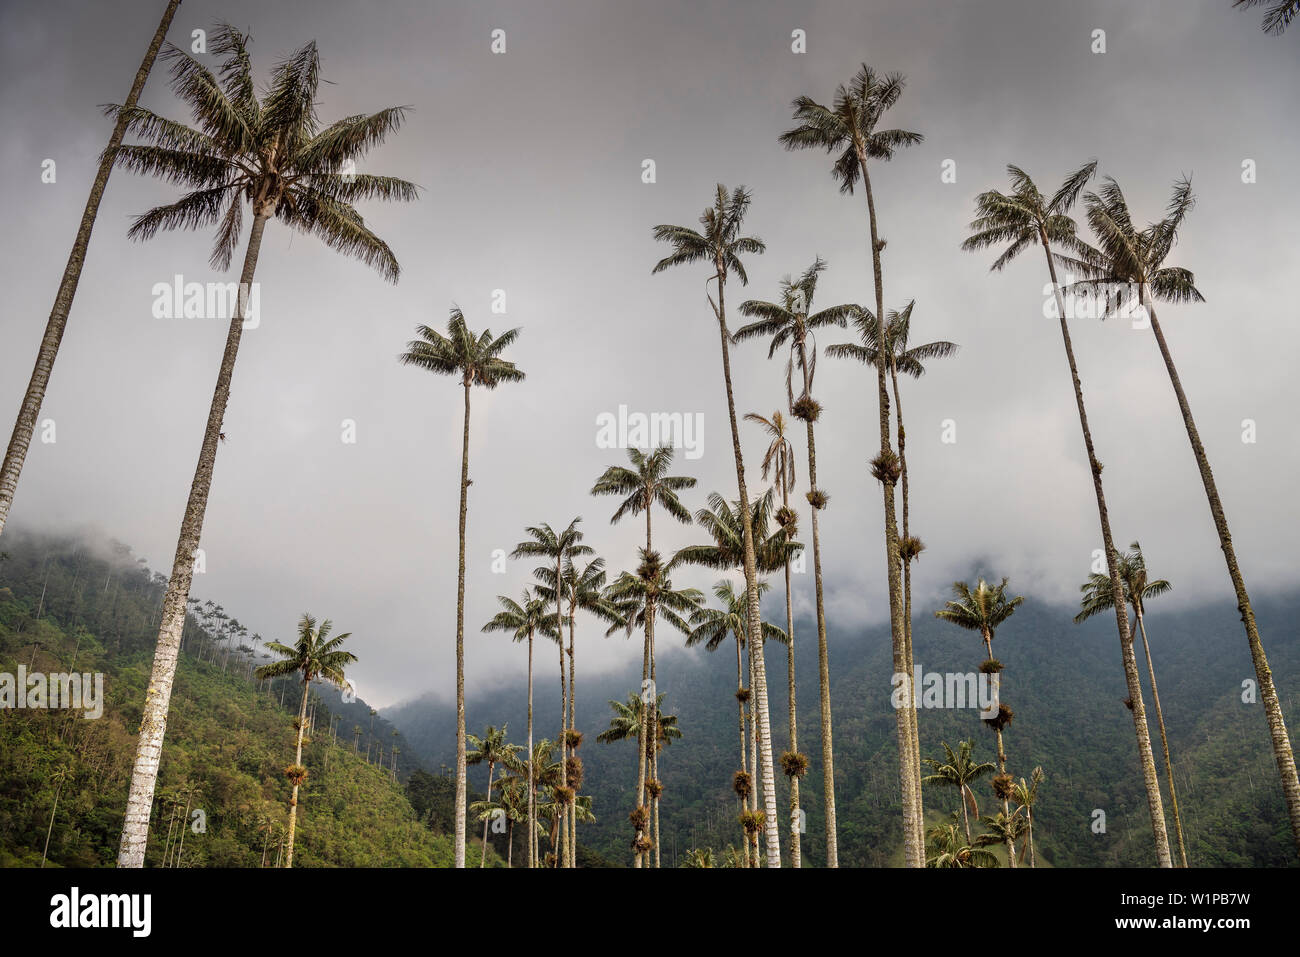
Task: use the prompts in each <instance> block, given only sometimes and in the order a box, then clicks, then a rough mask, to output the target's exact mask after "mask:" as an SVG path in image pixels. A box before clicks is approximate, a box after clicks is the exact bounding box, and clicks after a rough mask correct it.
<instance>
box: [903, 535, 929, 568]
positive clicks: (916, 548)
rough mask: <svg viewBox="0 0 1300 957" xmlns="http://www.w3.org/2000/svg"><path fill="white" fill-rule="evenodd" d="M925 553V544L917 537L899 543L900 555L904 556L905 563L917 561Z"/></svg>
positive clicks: (913, 536) (910, 536)
mask: <svg viewBox="0 0 1300 957" xmlns="http://www.w3.org/2000/svg"><path fill="white" fill-rule="evenodd" d="M923 551H925V542H923V541H921V540H920V539H919V538H917V537H916V536H915V535H909V536H907V538H905V539H903V540H902V541H901V542H899V543H898V554H899V555H901V556H902V558H903V561H905V562H912V561H915V560H916V558H917V556H918V555H920V554H921V553H922V552H923Z"/></svg>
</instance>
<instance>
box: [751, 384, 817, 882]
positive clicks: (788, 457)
mask: <svg viewBox="0 0 1300 957" xmlns="http://www.w3.org/2000/svg"><path fill="white" fill-rule="evenodd" d="M745 419H746V421H749V422H757V423H758V424H759V425H760V426H762V428H763V431H764V432H765V433H766V434H767V436H768V438H769V439H770V440H771V442H770V443H769V445H768V447H767V451H766V452H765V453H764V454H763V481H767V480H768V476H769V475H771V476H772V478H773V479H774V481H775V482H776V487H777V489H778V490H779V491H780V493H781V507H780V508H779V509H777V512H776V521H777V525H778V526H779V527H780V531H781V534H782V536H783V537H784V539H785V540H786V541H790V542H792V541H794V540H795V537H796V536H797V535H798V531H799V516H798V513H796V512H795V510H794V509H793V508H791V507H790V492H791V491H792V490H793V489H794V486H795V481H796V474H795V464H794V446H793V445H791V444H790V440H789V438H787V437H786V419H785V416H784V415H782V414H781V410H780V409H778V410H777V411H775V412H773V413H772V417H771V418H770V419H769V418H767V417H765V416H762V415H759V414H757V413H755V412H750V413H748V414H747V415H746V416H745ZM782 565H783V566H784V568H783V570H784V572H785V634H786V642H785V653H786V668H785V670H786V683H787V690H786V697H787V698H788V701H787V704H788V705H789V711H790V718H789V720H790V749H789V750H788V751H786V752H785V754H783V755H781V766H782V769H783V770H784V771H785V773H786V777H788V778H789V779H790V866H791V867H802V866H803V846H802V845H803V842H802V839H801V835H800V833H799V830H800V818H801V817H802V814H801V813H800V810H799V779H800V778H801V777H802V776H803V774H804V772H805V771H806V770H807V767H808V758H807V757H806V756H805V755H804V754H803V753H802V752H801V751H800V750H799V727H798V718H797V696H796V689H795V671H794V606H793V604H792V600H791V593H790V559H789V558H786V560H785V561H784V562H782Z"/></svg>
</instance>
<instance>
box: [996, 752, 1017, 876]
mask: <svg viewBox="0 0 1300 957" xmlns="http://www.w3.org/2000/svg"><path fill="white" fill-rule="evenodd" d="M997 736H998V773H999V774H1006V773H1007V752H1006V751H1005V750H1003V747H1002V731H1001V730H1000V729H999V730H998V732H997ZM1002 817H1003V819H1004V820H1005V821H1006V823H1007V824H1008V825H1010V823H1011V802H1010V801H1008V800H1007V799H1006V798H1003V799H1002ZM1007 866H1008V867H1012V868H1014V867H1015V866H1016V842H1015V841H1013V840H1012V839H1011V838H1010V837H1008V838H1007Z"/></svg>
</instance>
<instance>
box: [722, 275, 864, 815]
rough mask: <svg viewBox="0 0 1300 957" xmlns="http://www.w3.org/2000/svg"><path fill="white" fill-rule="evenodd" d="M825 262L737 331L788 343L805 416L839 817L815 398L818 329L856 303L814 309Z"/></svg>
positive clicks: (748, 305) (825, 702)
mask: <svg viewBox="0 0 1300 957" xmlns="http://www.w3.org/2000/svg"><path fill="white" fill-rule="evenodd" d="M825 268H826V263H825V262H824V261H823V260H822V258H821V257H820V256H818V257H817V258H816V259H815V260H814V261H813V264H812V265H811V266H809V267H808V268H807V269H806V270H804V272H803V274H802V275H801V276H800V277H799V278H798V279H797V280H792V279H790V277H788V276H787V277H786V278H785V279H784V280H783V281H782V283H781V291H780V297H779V300H780V301H779V302H765V301H762V300H757V299H750V300H748V301H747V302H743V303H741V305H740V312H741V314H742V315H744V316H748V317H750V318H752V319H754V320H756V321H754V322H751V323H750V324H749V325H746V326H742V327H741V328H740V329H738V330H736V336H735V338H736V341H738V342H740V341H744V340H746V339H755V338H760V337H764V338H768V339H770V340H771V342H770V344H769V347H768V351H767V357H768V358H769V359H771V358H772V357H773V356H775V355H776V354H777V352H778V350H780V349H781V347H782V346H786V345H787V344H788V347H789V349H788V351H789V358H788V360H787V362H786V381H785V388H786V398H787V401H788V403H789V406H790V412H791V414H792V415H793V416H794V417H795V418H796V419H802V420H803V422H804V425H805V427H806V431H807V439H808V485H809V488H808V492H807V494H806V496H805V498H807V500H808V504H809V505H810V506H811V508H812V546H813V582H814V594H815V604H816V612H817V662H818V683H819V691H820V696H821V700H820V707H821V737H822V764H823V773H822V787H823V792H824V795H823V796H824V801H825V805H826V816H827V819H828V820H834V819H835V760H834V748H833V746H832V733H831V689H830V658H829V653H828V650H827V645H826V606H825V602H824V600H823V593H822V559H821V534H820V530H819V528H818V513H820V512H821V511H822V510H823V509H824V508H826V505H827V503H828V501H829V496H828V495H827V494H826V490H825V489H823V488H821V487H819V486H818V484H817V443H816V440H815V438H814V425H815V424H816V422H817V420H818V419H819V418H820V417H821V413H822V405H821V403H820V402H818V401H817V400H816V399H814V398H813V397H812V383H813V377H814V375H815V374H816V371H817V332H818V330H821V329H825V328H827V327H831V326H839V327H843V326H844V325H845V324H846V322H847V321H848V317H849V316H851V315H854V314H855V313H856V311H857V307H856V306H854V305H852V304H846V305H839V306H832V307H830V308H829V309H823V310H821V311H820V312H812V303H813V297H814V296H815V295H816V292H817V280H818V277H819V276H820V275H821V273H822V272H823V271H824V270H825ZM795 370H798V376H799V378H800V380H801V385H800V390H799V398H798V399H796V398H795V397H794V396H795V390H794V386H793V382H792V381H791V380H792V378H793V376H794V375H795Z"/></svg>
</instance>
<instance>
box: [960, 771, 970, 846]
mask: <svg viewBox="0 0 1300 957" xmlns="http://www.w3.org/2000/svg"><path fill="white" fill-rule="evenodd" d="M969 790H970V788H968V787H966V785H964V784H963V785H962V786H961V788H960V790H958V792H957V799H958V800H959V801H961V823H962V826H963V827H964V828H965V829H966V845H967V847H969V846H971V844H972V841H971V836H970V808H969V807H968V806H967V798H966V792H967V791H969Z"/></svg>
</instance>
